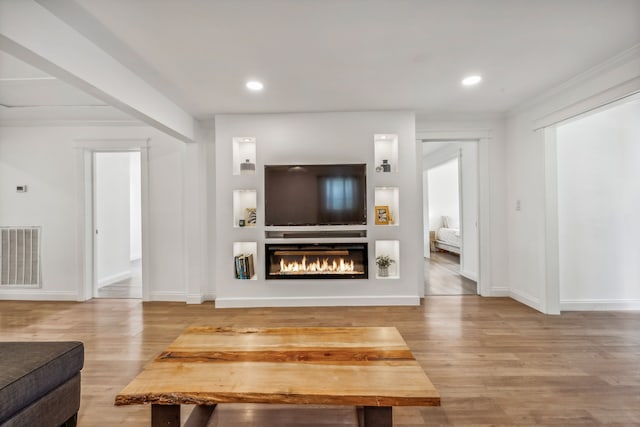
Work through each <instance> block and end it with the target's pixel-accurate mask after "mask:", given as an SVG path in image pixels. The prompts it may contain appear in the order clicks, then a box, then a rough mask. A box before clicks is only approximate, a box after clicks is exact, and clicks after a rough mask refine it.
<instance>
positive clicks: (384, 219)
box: [373, 187, 400, 226]
mask: <svg viewBox="0 0 640 427" xmlns="http://www.w3.org/2000/svg"><path fill="white" fill-rule="evenodd" d="M374 200H375V208H374V212H373V217H374V224H376V225H378V226H394V225H395V226H397V225H400V190H399V189H398V187H376V188H375V199H374ZM385 208H386V210H387V213H386V214H384V212H383V211H384V209H385Z"/></svg>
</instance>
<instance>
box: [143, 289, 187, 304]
mask: <svg viewBox="0 0 640 427" xmlns="http://www.w3.org/2000/svg"><path fill="white" fill-rule="evenodd" d="M149 300H150V301H166V302H185V301H186V295H185V293H184V292H179V291H161V292H151V293H150V295H149Z"/></svg>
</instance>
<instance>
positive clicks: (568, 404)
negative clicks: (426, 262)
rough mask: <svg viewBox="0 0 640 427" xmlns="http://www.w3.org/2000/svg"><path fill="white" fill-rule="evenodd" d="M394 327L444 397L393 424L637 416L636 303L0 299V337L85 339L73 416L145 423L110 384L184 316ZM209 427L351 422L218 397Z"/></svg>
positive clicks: (315, 411)
mask: <svg viewBox="0 0 640 427" xmlns="http://www.w3.org/2000/svg"><path fill="white" fill-rule="evenodd" d="M192 324H210V325H216V326H235V327H242V326H261V327H264V326H395V327H397V328H398V330H399V331H400V333H401V334H402V335H403V337H404V339H405V341H406V342H407V344H408V346H409V348H410V349H411V350H412V352H413V354H414V356H415V357H416V359H417V360H418V362H419V363H420V364H421V365H422V366H423V368H424V369H425V370H426V372H427V374H428V375H429V378H430V379H431V380H432V382H433V383H434V385H435V386H436V388H437V389H438V391H439V392H440V394H441V396H442V406H441V407H430V408H419V407H405V408H403V407H400V408H396V409H394V414H393V416H394V422H395V424H394V425H396V426H401V427H415V426H430V425H503V426H507V425H554V426H567V425H604V424H607V425H614V424H615V425H640V313H639V312H573V313H564V314H562V315H561V316H545V315H543V314H540V313H538V312H536V311H534V310H533V309H530V308H528V307H526V306H523V305H521V304H519V303H518V302H515V301H513V300H511V299H509V298H481V297H477V296H464V297H429V298H426V299H425V301H424V303H423V305H421V306H419V307H369V308H366V307H351V308H345V307H326V308H268V309H217V310H214V309H213V306H212V304H211V303H206V304H202V305H185V304H182V303H142V302H140V301H137V300H108V299H102V300H97V299H96V300H91V301H88V302H85V303H70V302H57V303H56V302H13V301H0V339H2V340H3V341H12V340H14V341H15V340H80V341H83V342H84V343H85V348H86V350H85V356H86V361H85V367H84V369H83V371H82V375H83V377H82V404H81V408H80V417H79V424H78V425H79V426H81V427H85V426H86V427H89V426H105V425H126V426H141V427H142V426H148V425H150V412H151V411H150V408H149V407H145V406H130V407H115V406H113V400H114V398H115V396H116V394H117V393H118V392H119V391H120V390H121V389H122V388H123V387H124V386H125V385H126V384H127V383H128V382H129V381H130V380H131V379H133V378H134V377H135V375H137V373H138V372H139V371H140V370H141V369H142V367H143V366H144V365H145V363H147V362H148V361H150V360H151V359H152V358H153V357H154V356H156V355H157V354H158V353H160V352H161V351H162V350H163V349H164V348H165V347H166V346H167V345H168V344H170V343H171V342H172V341H173V340H174V339H175V337H176V336H177V335H179V334H180V332H182V330H183V329H184V328H185V327H187V326H188V325H192ZM216 412H217V415H215V416H214V417H213V419H212V423H211V424H210V425H212V426H217V425H219V426H265V427H266V426H269V427H271V426H291V427H293V426H323V427H327V426H338V425H340V426H355V425H357V424H356V417H355V413H354V411H353V410H351V408H341V407H337V408H318V407H310V408H304V409H298V408H290V407H281V406H278V407H271V406H265V405H238V406H233V405H226V406H225V405H221V407H220V411H219V412H218V411H216Z"/></svg>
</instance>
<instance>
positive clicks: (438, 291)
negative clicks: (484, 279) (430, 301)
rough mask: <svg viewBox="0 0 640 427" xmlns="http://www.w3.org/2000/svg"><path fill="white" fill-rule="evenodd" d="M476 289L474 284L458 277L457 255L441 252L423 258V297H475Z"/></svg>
mask: <svg viewBox="0 0 640 427" xmlns="http://www.w3.org/2000/svg"><path fill="white" fill-rule="evenodd" d="M477 289H478V285H477V284H476V282H474V281H473V280H469V279H467V278H466V277H463V276H461V275H460V256H459V255H456V254H452V253H450V252H446V251H442V250H441V251H438V252H431V258H425V260H424V293H425V295H477V294H478V291H477Z"/></svg>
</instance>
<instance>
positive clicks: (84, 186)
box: [75, 138, 151, 301]
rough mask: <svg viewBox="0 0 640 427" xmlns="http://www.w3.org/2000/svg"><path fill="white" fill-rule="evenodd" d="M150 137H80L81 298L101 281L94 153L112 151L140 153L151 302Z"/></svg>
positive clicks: (145, 284) (146, 293)
mask: <svg viewBox="0 0 640 427" xmlns="http://www.w3.org/2000/svg"><path fill="white" fill-rule="evenodd" d="M149 142H150V139H149V138H140V139H90V140H76V141H75V143H76V148H77V151H78V153H77V158H78V164H79V171H80V177H81V179H80V180H79V182H80V188H79V189H78V191H79V193H80V200H82V206H81V210H82V213H81V215H80V217H81V221H80V227H81V229H80V230H79V233H80V236H83V245H82V248H81V253H80V257H79V259H80V260H81V262H82V267H83V280H82V283H80V285H79V289H78V295H79V296H80V298H79V299H80V301H86V300H88V299H91V298H93V297H94V287H95V283H96V281H97V275H96V268H95V262H96V261H95V253H96V252H95V238H94V237H95V213H94V191H95V188H94V154H95V153H108V152H126V151H138V152H140V187H141V188H140V193H141V201H140V202H141V216H142V218H141V221H142V227H141V228H142V300H143V301H150V293H151V292H150V287H149V284H150V280H151V277H150V271H151V270H150V268H149V264H150V261H151V260H150V259H149V257H150V255H151V252H150V250H149V249H150V248H151V233H150V232H149V224H150V212H149V152H148V151H149Z"/></svg>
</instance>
